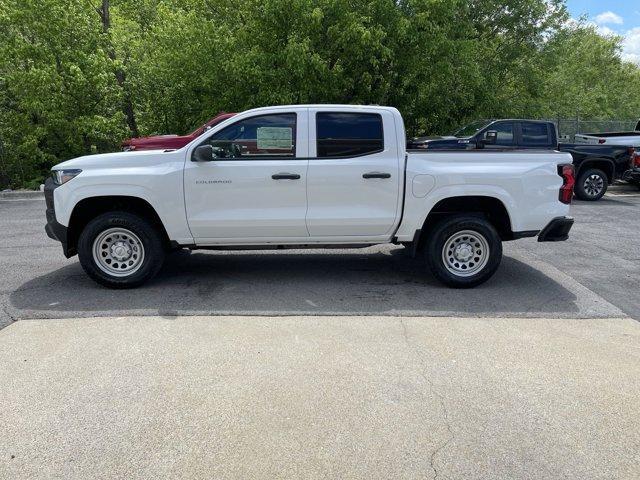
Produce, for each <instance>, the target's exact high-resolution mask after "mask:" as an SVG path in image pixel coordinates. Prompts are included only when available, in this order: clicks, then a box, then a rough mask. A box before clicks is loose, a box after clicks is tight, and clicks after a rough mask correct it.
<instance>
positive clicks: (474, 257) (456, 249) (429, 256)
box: [424, 215, 502, 288]
mask: <svg viewBox="0 0 640 480" xmlns="http://www.w3.org/2000/svg"><path fill="white" fill-rule="evenodd" d="M424 252H425V259H426V262H427V266H428V267H429V269H430V270H431V272H433V275H434V276H435V277H436V278H437V279H438V280H440V281H441V282H442V283H444V284H445V285H448V286H450V287H455V288H470V287H475V286H476V285H480V284H481V283H484V282H486V281H487V280H489V278H491V277H492V276H493V274H494V273H495V272H496V270H497V269H498V266H499V265H500V261H501V260H502V241H501V240H500V236H499V235H498V232H497V231H496V229H495V228H494V226H493V225H492V224H491V223H489V222H488V221H487V220H485V219H484V218H482V217H475V216H471V215H454V216H451V217H448V218H446V219H444V220H442V221H440V222H438V223H437V224H436V225H435V226H434V228H433V230H431V231H430V232H429V233H428V235H427V239H426V244H425V247H424Z"/></svg>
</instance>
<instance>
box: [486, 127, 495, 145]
mask: <svg viewBox="0 0 640 480" xmlns="http://www.w3.org/2000/svg"><path fill="white" fill-rule="evenodd" d="M497 141H498V132H497V131H496V130H487V133H486V135H485V137H484V143H485V144H486V145H495V144H496V143H497Z"/></svg>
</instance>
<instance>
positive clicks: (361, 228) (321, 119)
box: [307, 107, 403, 239]
mask: <svg viewBox="0 0 640 480" xmlns="http://www.w3.org/2000/svg"><path fill="white" fill-rule="evenodd" d="M309 151H310V159H309V169H308V178H307V202H308V209H307V228H308V230H309V234H310V236H311V237H332V238H336V239H337V238H344V237H352V238H357V237H376V236H382V235H387V234H390V232H391V231H392V229H393V227H394V225H395V223H396V219H397V218H398V216H399V209H400V198H399V196H400V195H399V194H400V191H401V182H402V181H403V175H401V173H402V172H403V170H402V169H401V158H400V157H401V155H400V152H399V149H398V142H397V139H396V126H395V123H394V117H393V114H392V113H391V112H390V111H388V110H381V109H377V110H376V109H369V110H367V109H366V108H363V109H353V110H335V109H331V108H328V107H327V108H311V109H310V110H309Z"/></svg>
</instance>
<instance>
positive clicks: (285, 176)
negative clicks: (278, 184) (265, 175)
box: [271, 173, 300, 180]
mask: <svg viewBox="0 0 640 480" xmlns="http://www.w3.org/2000/svg"><path fill="white" fill-rule="evenodd" d="M271 178H273V179H274V180H299V179H300V175H298V174H297V173H274V174H273V175H271Z"/></svg>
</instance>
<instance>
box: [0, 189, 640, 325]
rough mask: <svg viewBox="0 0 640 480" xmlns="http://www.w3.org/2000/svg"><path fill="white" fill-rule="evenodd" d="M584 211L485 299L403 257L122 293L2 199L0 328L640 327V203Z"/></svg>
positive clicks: (260, 265)
mask: <svg viewBox="0 0 640 480" xmlns="http://www.w3.org/2000/svg"><path fill="white" fill-rule="evenodd" d="M616 195H618V196H607V197H605V198H604V199H603V200H601V201H599V202H595V203H591V202H576V203H575V204H574V205H573V206H572V215H574V216H575V218H576V223H575V226H574V228H573V230H572V233H571V238H570V240H569V241H567V242H559V243H538V242H536V241H535V239H523V240H519V241H516V242H509V243H505V249H504V250H505V256H504V259H503V262H502V265H501V267H500V269H499V270H498V272H497V274H496V275H495V276H494V277H493V278H492V279H491V280H490V281H489V282H487V283H486V284H484V285H482V286H480V287H478V288H476V289H473V290H464V291H462V290H452V289H448V288H446V287H443V286H442V285H440V284H439V283H438V282H437V281H436V280H435V279H434V278H433V277H432V276H431V275H430V274H429V273H427V272H426V271H425V269H424V265H423V264H422V263H421V262H420V261H417V260H415V259H412V258H410V257H408V256H406V255H405V254H404V252H403V248H402V247H394V246H376V247H370V248H367V249H357V250H302V251H292V250H285V251H277V252H215V251H204V250H203V251H195V252H193V253H189V252H188V251H185V252H179V253H176V254H172V255H170V256H169V258H168V259H167V261H166V264H165V266H164V268H163V270H162V271H161V272H160V274H159V275H158V277H156V279H154V280H153V281H152V282H150V283H148V284H146V285H144V286H143V287H141V288H139V289H136V290H126V291H114V290H108V289H105V288H103V287H100V286H98V285H97V284H95V283H93V282H92V281H91V280H90V279H89V278H88V277H87V276H86V275H85V274H84V272H83V271H82V268H81V267H80V264H79V263H78V260H77V257H74V258H71V259H69V260H67V259H65V258H64V256H63V255H62V251H61V247H60V245H59V243H58V242H55V241H53V240H51V239H49V238H48V237H47V236H46V235H45V233H44V229H43V226H44V221H45V220H44V202H43V201H41V200H15V201H6V200H5V201H2V200H0V252H2V254H1V255H0V307H2V312H3V313H0V315H2V317H3V318H0V322H2V323H0V325H2V324H3V323H4V324H5V325H6V324H8V323H9V322H10V321H11V320H15V319H20V318H72V317H91V316H105V315H111V316H126V315H164V316H171V315H196V314H200V315H211V314H224V315H244V314H248V315H256V314H258V315H303V314H311V315H320V314H325V315H326V314H330V315H357V314H366V315H411V316H415V315H419V316H434V315H435V316H505V317H547V318H562V317H564V318H596V317H599V318H606V317H619V316H622V315H623V314H626V315H629V316H631V317H633V318H636V319H640V302H638V301H637V298H636V296H637V291H638V285H640V242H639V241H638V232H640V214H639V212H640V192H637V190H630V191H621V192H620V193H617V194H616Z"/></svg>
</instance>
